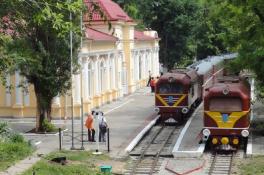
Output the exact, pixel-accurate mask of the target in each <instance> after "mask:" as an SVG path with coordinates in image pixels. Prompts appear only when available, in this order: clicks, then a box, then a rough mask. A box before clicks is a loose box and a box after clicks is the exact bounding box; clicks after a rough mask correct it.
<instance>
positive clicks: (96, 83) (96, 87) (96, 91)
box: [94, 55, 100, 95]
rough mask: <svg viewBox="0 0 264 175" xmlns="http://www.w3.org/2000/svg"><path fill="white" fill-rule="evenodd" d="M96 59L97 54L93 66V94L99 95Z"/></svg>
mask: <svg viewBox="0 0 264 175" xmlns="http://www.w3.org/2000/svg"><path fill="white" fill-rule="evenodd" d="M98 59H99V55H98V56H97V58H96V61H95V66H94V77H95V79H94V85H95V95H99V87H98V84H99V71H100V69H99V67H98Z"/></svg>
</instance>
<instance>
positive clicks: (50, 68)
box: [0, 0, 83, 130]
mask: <svg viewBox="0 0 264 175" xmlns="http://www.w3.org/2000/svg"><path fill="white" fill-rule="evenodd" d="M82 10H83V6H82V0H72V1H71V2H70V1H60V0H47V1H39V0H34V1H29V0H12V1H3V2H1V6H0V19H2V23H1V24H0V28H4V29H6V30H9V31H11V32H9V33H8V34H7V37H8V36H9V37H11V38H12V40H11V41H10V42H5V43H8V44H6V46H5V50H7V53H8V54H7V55H8V57H9V58H13V60H15V65H14V67H13V68H14V69H15V70H17V71H19V72H20V74H21V75H23V76H24V77H26V79H27V81H28V82H29V83H31V84H33V85H34V90H35V94H36V98H37V129H40V130H42V129H43V128H42V122H43V120H44V119H45V118H48V120H50V119H51V116H50V114H51V104H52V99H53V97H55V96H57V95H62V94H64V93H65V92H66V91H67V90H68V89H69V88H70V85H71V60H70V41H69V33H70V31H73V33H74V34H75V35H74V37H73V53H74V62H73V65H77V64H74V63H77V49H78V44H79V38H78V36H79V35H80V27H79V21H80V13H81V12H82ZM70 13H72V16H73V18H72V20H70V19H69V14H70ZM3 20H4V21H3ZM0 51H1V50H0ZM75 67H76V66H75Z"/></svg>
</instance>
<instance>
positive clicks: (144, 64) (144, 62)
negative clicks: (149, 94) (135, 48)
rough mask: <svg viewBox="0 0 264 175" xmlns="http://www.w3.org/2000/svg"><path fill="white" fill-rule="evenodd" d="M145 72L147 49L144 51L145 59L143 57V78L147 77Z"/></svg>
mask: <svg viewBox="0 0 264 175" xmlns="http://www.w3.org/2000/svg"><path fill="white" fill-rule="evenodd" d="M145 72H146V51H144V52H143V59H142V79H144V78H146V77H145Z"/></svg>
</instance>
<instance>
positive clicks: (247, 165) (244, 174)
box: [238, 156, 264, 175]
mask: <svg viewBox="0 0 264 175" xmlns="http://www.w3.org/2000/svg"><path fill="white" fill-rule="evenodd" d="M263 165H264V156H256V157H252V158H247V159H244V160H243V162H241V163H240V165H238V169H239V174H241V175H252V174H254V175H263V174H264V166H263Z"/></svg>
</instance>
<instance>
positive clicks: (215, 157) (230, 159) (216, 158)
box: [208, 152, 234, 175]
mask: <svg viewBox="0 0 264 175" xmlns="http://www.w3.org/2000/svg"><path fill="white" fill-rule="evenodd" d="M212 156H213V160H212V163H211V166H210V169H209V172H208V175H214V174H215V172H214V171H215V170H217V168H220V170H222V172H221V174H222V173H224V174H226V175H230V174H231V168H232V162H233V159H234V153H232V154H231V155H230V154H229V155H226V156H225V157H222V159H221V157H220V156H221V155H220V154H217V153H216V152H215V153H213V155H212ZM225 158H227V159H228V161H227V162H226V163H227V165H226V167H224V169H223V167H222V166H223V165H220V166H218V165H217V161H219V159H220V162H222V163H223V160H225ZM221 168H222V169H221ZM225 168H227V169H225ZM216 174H219V173H216Z"/></svg>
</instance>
